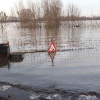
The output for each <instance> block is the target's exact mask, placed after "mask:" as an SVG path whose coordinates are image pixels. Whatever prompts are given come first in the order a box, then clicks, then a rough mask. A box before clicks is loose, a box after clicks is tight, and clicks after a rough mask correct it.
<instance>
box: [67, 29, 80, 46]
mask: <svg viewBox="0 0 100 100" xmlns="http://www.w3.org/2000/svg"><path fill="white" fill-rule="evenodd" d="M80 32H81V31H80V29H79V28H68V45H69V47H78V46H79V41H80V35H81V33H80Z"/></svg>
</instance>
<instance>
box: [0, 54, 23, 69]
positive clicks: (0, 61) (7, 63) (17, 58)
mask: <svg viewBox="0 0 100 100" xmlns="http://www.w3.org/2000/svg"><path fill="white" fill-rule="evenodd" d="M21 61H23V56H22V55H18V54H16V55H10V57H9V58H8V57H7V55H6V54H0V68H4V67H7V68H8V70H9V69H10V67H11V63H12V62H16V63H18V62H21Z"/></svg>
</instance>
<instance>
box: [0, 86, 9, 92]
mask: <svg viewBox="0 0 100 100" xmlns="http://www.w3.org/2000/svg"><path fill="white" fill-rule="evenodd" d="M10 87H11V86H9V85H3V86H0V91H6V90H8V89H9V88H10Z"/></svg>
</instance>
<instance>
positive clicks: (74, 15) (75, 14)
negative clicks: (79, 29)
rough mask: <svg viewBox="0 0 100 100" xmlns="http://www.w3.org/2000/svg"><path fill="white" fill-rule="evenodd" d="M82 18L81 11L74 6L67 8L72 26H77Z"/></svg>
mask: <svg viewBox="0 0 100 100" xmlns="http://www.w3.org/2000/svg"><path fill="white" fill-rule="evenodd" d="M79 17H80V9H79V8H78V7H77V6H76V5H74V4H68V6H67V18H68V20H69V21H71V26H72V27H73V26H75V21H78V20H79Z"/></svg>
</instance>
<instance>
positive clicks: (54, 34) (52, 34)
mask: <svg viewBox="0 0 100 100" xmlns="http://www.w3.org/2000/svg"><path fill="white" fill-rule="evenodd" d="M59 31H60V30H59V28H52V29H47V30H46V39H47V40H46V41H47V42H46V46H47V47H49V45H50V42H51V39H53V41H54V43H55V45H56V47H57V48H59V46H60V44H61V43H60V32H59Z"/></svg>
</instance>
